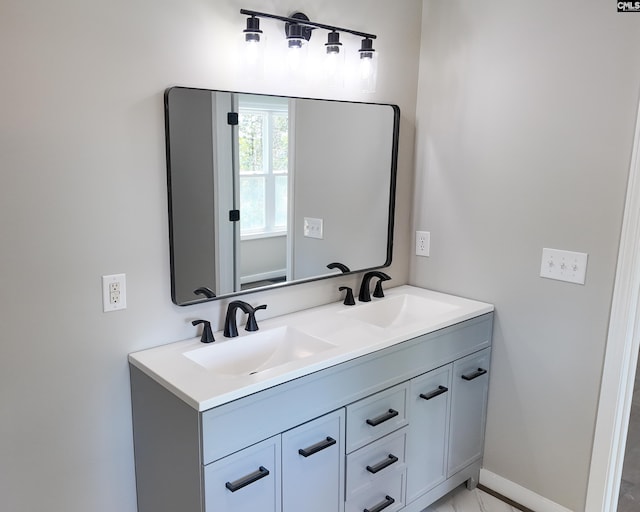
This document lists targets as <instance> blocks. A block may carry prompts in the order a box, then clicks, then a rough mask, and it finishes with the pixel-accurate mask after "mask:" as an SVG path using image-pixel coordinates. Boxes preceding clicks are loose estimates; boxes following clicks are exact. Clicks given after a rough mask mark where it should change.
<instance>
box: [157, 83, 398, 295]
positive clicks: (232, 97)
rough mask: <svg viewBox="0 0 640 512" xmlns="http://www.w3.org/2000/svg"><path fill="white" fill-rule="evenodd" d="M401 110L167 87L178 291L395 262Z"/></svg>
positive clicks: (216, 291) (280, 281)
mask: <svg viewBox="0 0 640 512" xmlns="http://www.w3.org/2000/svg"><path fill="white" fill-rule="evenodd" d="M399 118H400V110H399V108H398V107H397V106H396V105H386V104H374V103H354V102H344V101H334V100H318V99H306V98H291V97H280V96H268V95H259V94H242V93H236V92H227V91H212V90H204V89H192V88H185V87H172V88H170V89H167V91H166V92H165V123H166V143H167V180H168V192H169V239H170V251H171V252H170V254H171V296H172V300H173V302H175V303H176V304H178V305H189V304H194V303H197V302H202V301H205V300H212V299H214V298H220V297H229V296H232V295H236V294H240V293H246V292H247V291H249V290H251V291H255V290H256V289H258V288H263V287H273V286H282V285H286V284H291V283H297V282H301V281H309V280H314V279H322V278H326V277H331V276H334V275H336V274H337V273H341V272H360V271H363V270H370V269H374V268H381V267H385V266H388V265H390V264H391V254H392V237H393V212H394V200H395V181H396V167H397V153H398V127H399ZM332 263H338V264H340V265H332Z"/></svg>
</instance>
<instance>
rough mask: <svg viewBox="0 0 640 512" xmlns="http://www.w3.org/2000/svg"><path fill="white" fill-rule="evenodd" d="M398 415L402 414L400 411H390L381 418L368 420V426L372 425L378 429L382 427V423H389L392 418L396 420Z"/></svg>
mask: <svg viewBox="0 0 640 512" xmlns="http://www.w3.org/2000/svg"><path fill="white" fill-rule="evenodd" d="M398 414H400V413H399V412H398V411H394V410H393V409H389V410H388V411H387V412H385V413H384V414H381V415H380V416H378V417H376V418H373V419H372V420H367V425H371V426H372V427H377V426H378V425H380V423H384V422H385V421H388V420H390V419H391V418H395V417H396V416H397V415H398Z"/></svg>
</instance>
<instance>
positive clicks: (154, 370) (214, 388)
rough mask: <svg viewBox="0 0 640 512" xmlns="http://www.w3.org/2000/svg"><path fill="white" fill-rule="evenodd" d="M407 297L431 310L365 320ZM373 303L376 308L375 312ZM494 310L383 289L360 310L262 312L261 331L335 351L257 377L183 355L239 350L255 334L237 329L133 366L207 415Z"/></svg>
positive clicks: (149, 354) (337, 306)
mask: <svg viewBox="0 0 640 512" xmlns="http://www.w3.org/2000/svg"><path fill="white" fill-rule="evenodd" d="M402 296H410V298H417V299H416V300H417V301H418V302H419V304H420V305H421V306H422V305H423V304H424V305H428V304H432V305H433V308H429V307H424V306H423V307H422V309H420V313H419V314H418V315H416V314H415V310H414V312H413V314H411V315H408V314H405V315H403V316H402V317H399V318H398V320H397V321H395V322H392V323H390V324H389V325H386V324H385V319H384V315H379V316H378V317H377V318H374V319H373V322H374V323H380V325H384V326H379V325H374V323H371V322H367V321H365V320H363V318H364V319H367V318H369V319H370V316H371V315H370V312H372V311H373V312H374V313H375V314H376V315H377V313H378V311H379V310H380V307H384V305H381V304H377V303H382V302H383V301H387V300H389V299H391V301H396V302H397V301H399V300H401V297H402ZM394 297H395V299H394ZM422 299H426V300H422ZM389 303H391V302H389ZM371 306H375V308H376V309H373V310H372V309H371ZM365 308H369V309H368V310H367V309H365ZM429 309H431V311H430V310H429ZM491 311H493V306H492V305H491V304H487V303H484V302H478V301H474V300H470V299H464V298H461V297H456V296H454V295H447V294H443V293H438V292H433V291H430V290H425V289H422V288H417V287H414V286H408V285H404V286H398V287H396V288H389V289H388V290H385V297H384V298H380V299H376V298H372V302H369V303H364V304H362V303H357V305H356V306H345V305H343V304H342V302H341V301H340V302H335V303H332V304H327V305H325V306H319V307H316V308H311V309H307V310H304V311H299V312H296V313H291V314H287V315H283V316H280V317H276V318H271V319H267V320H260V313H259V312H258V316H257V318H258V325H259V327H260V330H259V331H258V333H263V332H266V331H269V330H272V329H277V328H281V327H284V326H287V327H290V328H291V327H292V328H295V329H297V330H299V331H301V332H303V333H305V334H306V335H309V336H313V337H315V338H318V339H319V340H322V341H325V342H327V343H329V344H330V345H329V346H330V348H329V349H324V350H322V351H320V352H318V353H315V354H312V355H310V356H308V357H304V358H301V359H296V360H293V361H290V362H287V363H284V364H281V365H279V366H275V367H273V368H269V369H267V370H263V371H260V372H259V373H256V374H253V375H246V374H245V375H224V374H221V373H218V372H214V371H212V370H211V369H210V368H206V367H205V366H203V365H201V364H198V363H197V362H196V361H194V360H193V359H192V358H191V357H189V356H188V355H186V354H190V353H191V354H193V353H194V352H193V351H196V350H199V349H203V348H206V347H211V350H210V349H208V348H206V350H210V353H211V355H212V356H213V357H215V351H216V350H220V349H224V350H227V349H233V348H234V347H235V345H232V346H230V345H226V344H237V343H243V342H246V341H245V338H247V337H250V336H255V334H257V333H251V332H247V331H245V330H244V327H240V326H239V327H238V333H239V336H238V337H236V338H225V337H224V336H223V335H222V332H217V333H214V336H215V339H216V341H215V342H214V343H211V344H203V343H201V342H200V337H196V338H192V339H188V340H184V341H179V342H176V343H170V344H168V345H163V346H160V347H155V348H151V349H147V350H143V351H140V352H135V353H132V354H130V355H129V362H130V363H131V364H132V365H133V366H135V367H137V368H139V369H140V370H141V371H142V372H144V373H145V374H146V375H148V376H149V377H151V378H152V379H154V380H155V381H157V382H158V383H160V384H161V385H163V386H164V387H165V388H167V389H168V390H169V391H171V392H172V393H174V394H175V395H177V396H178V397H180V398H181V399H182V400H184V401H185V402H186V403H187V404H189V405H190V406H191V407H193V408H194V409H196V410H198V411H205V410H207V409H211V408H212V407H216V406H218V405H222V404H224V403H227V402H230V401H232V400H236V399H238V398H242V397H244V396H247V395H249V394H252V393H256V392H258V391H262V390H264V389H267V388H270V387H272V386H276V385H278V384H282V383H283V382H287V381H289V380H292V379H295V378H299V377H302V376H304V375H308V374H310V373H313V372H317V371H319V370H323V369H325V368H329V367H330V366H334V365H337V364H340V363H344V362H346V361H349V360H351V359H354V358H356V357H360V356H363V355H366V354H369V353H371V352H374V351H377V350H381V349H384V348H387V347H390V346H392V345H395V344H397V343H401V342H403V341H407V340H409V339H412V338H415V337H417V336H421V335H423V334H428V333H431V332H434V331H437V330H439V329H443V328H445V327H449V326H450V325H453V324H456V323H459V322H462V321H464V320H468V319H470V318H474V317H477V316H480V315H483V314H485V313H489V312H491ZM368 312H369V313H368ZM367 315H369V316H367ZM240 318H241V316H240V314H238V319H239V320H240ZM239 323H240V322H239Z"/></svg>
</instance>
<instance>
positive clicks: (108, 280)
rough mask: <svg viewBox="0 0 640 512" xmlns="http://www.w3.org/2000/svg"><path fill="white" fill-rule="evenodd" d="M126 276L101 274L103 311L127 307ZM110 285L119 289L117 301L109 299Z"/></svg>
mask: <svg viewBox="0 0 640 512" xmlns="http://www.w3.org/2000/svg"><path fill="white" fill-rule="evenodd" d="M126 278H127V276H126V274H111V275H108V276H102V309H103V311H104V312H105V313H107V312H109V311H118V310H119V309H126V308H127V279H126ZM112 286H116V287H117V288H118V289H119V292H120V294H119V301H118V302H117V303H113V302H112V301H111V290H112Z"/></svg>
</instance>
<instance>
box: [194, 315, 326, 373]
mask: <svg viewBox="0 0 640 512" xmlns="http://www.w3.org/2000/svg"><path fill="white" fill-rule="evenodd" d="M330 348H335V345H333V344H331V343H328V342H326V341H323V340H321V339H319V338H315V337H314V336H309V335H308V334H305V333H304V332H302V331H300V330H298V329H295V328H293V327H288V326H285V327H277V328H275V329H270V330H267V331H258V332H256V333H252V334H249V335H245V336H240V337H237V338H230V339H227V340H222V341H216V342H214V343H211V344H209V345H207V346H204V347H202V348H197V349H195V350H190V351H188V352H184V356H185V357H187V358H188V359H191V360H192V361H193V362H195V363H197V364H199V365H200V366H202V367H204V368H206V369H208V370H211V371H213V372H215V373H217V374H220V375H230V376H240V375H253V374H255V373H259V372H262V371H264V370H268V369H270V368H274V367H276V366H280V365H282V364H285V363H288V362H291V361H297V360H299V359H304V358H305V357H309V356H312V355H314V354H317V353H318V352H322V351H324V350H328V349H330Z"/></svg>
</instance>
